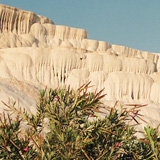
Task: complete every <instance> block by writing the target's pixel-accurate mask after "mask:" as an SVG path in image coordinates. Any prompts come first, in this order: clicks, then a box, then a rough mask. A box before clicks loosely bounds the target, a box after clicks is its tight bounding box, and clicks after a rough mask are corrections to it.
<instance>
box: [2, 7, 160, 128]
mask: <svg viewBox="0 0 160 160" xmlns="http://www.w3.org/2000/svg"><path fill="white" fill-rule="evenodd" d="M87 36H88V33H87V31H85V30H84V29H76V28H71V27H67V26H60V25H54V23H53V22H52V21H51V20H50V19H49V18H46V17H42V16H38V15H36V14H35V13H33V12H28V11H23V10H20V9H16V8H13V7H9V6H4V5H0V100H3V101H5V102H6V103H7V102H8V99H14V100H16V101H18V102H19V105H20V106H22V107H25V108H26V109H27V110H28V111H29V112H32V113H35V112H36V105H35V104H36V100H37V97H38V92H39V89H41V88H43V89H44V88H45V86H48V87H52V88H57V87H60V86H64V85H70V86H71V87H72V88H74V89H76V88H78V87H80V86H81V85H82V84H84V83H87V82H89V81H91V84H92V85H94V87H93V88H91V89H90V91H94V90H95V89H97V90H98V91H99V90H101V89H103V88H105V91H104V93H107V96H106V97H105V99H104V101H105V103H108V104H109V103H111V102H112V103H114V101H115V100H119V101H120V102H121V103H140V104H148V106H146V107H145V108H144V109H142V111H141V112H142V114H144V116H145V119H146V120H147V121H148V122H149V123H150V124H151V125H153V126H155V125H157V124H158V123H160V80H159V78H160V55H159V54H158V53H149V52H144V51H139V50H136V49H132V48H128V47H125V46H118V45H112V44H109V43H107V42H103V41H96V40H90V39H87ZM3 109H4V106H3V105H2V104H1V109H0V112H3Z"/></svg>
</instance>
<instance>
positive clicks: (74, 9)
mask: <svg viewBox="0 0 160 160" xmlns="http://www.w3.org/2000/svg"><path fill="white" fill-rule="evenodd" d="M0 3H1V4H6V5H10V6H13V7H17V8H20V9H24V10H28V11H32V12H35V13H36V14H39V15H42V16H46V17H49V18H50V19H52V20H53V22H54V23H55V24H57V25H66V26H70V27H75V28H83V29H85V30H87V31H88V38H89V39H96V40H102V41H106V42H109V43H111V44H118V45H124V46H128V47H131V48H135V49H140V50H143V51H150V52H157V53H160V0H0Z"/></svg>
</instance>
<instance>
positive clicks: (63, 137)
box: [0, 84, 160, 160]
mask: <svg viewBox="0 0 160 160" xmlns="http://www.w3.org/2000/svg"><path fill="white" fill-rule="evenodd" d="M88 88H89V84H87V85H83V86H82V87H80V88H79V89H78V90H77V91H74V90H70V89H69V88H67V89H66V88H63V89H57V90H52V89H50V90H49V92H48V93H47V92H46V90H43V91H41V92H40V98H39V101H38V103H37V113H36V114H29V113H27V112H26V111H25V110H22V109H19V110H18V109H16V107H15V106H14V105H13V106H8V105H6V104H5V103H4V104H5V105H6V106H7V107H8V108H9V110H10V113H11V114H13V113H14V114H17V118H16V119H15V120H12V119H11V118H10V117H11V115H9V114H7V113H4V114H3V115H1V119H0V121H1V124H0V158H1V159H37V160H39V159H40V160H50V159H55V160H63V159H64V160H71V159H74V160H80V159H88V160H106V159H107V160H117V159H119V160H128V159H141V160H144V159H157V160H158V159H160V146H159V145H160V143H159V139H158V136H159V134H158V131H157V129H158V128H156V129H153V128H150V127H149V126H147V127H145V129H144V132H145V133H144V135H145V138H143V139H137V138H136V130H135V126H134V125H131V123H130V122H132V121H133V120H135V122H137V120H136V117H137V116H138V111H139V107H141V106H137V105H135V106H134V107H133V108H130V109H126V108H123V107H121V110H120V111H118V110H117V109H116V104H115V106H114V107H108V106H104V105H103V104H102V103H101V99H102V98H103V97H104V96H105V95H101V93H102V92H103V90H102V91H100V92H99V93H89V92H88V91H87V89H88ZM102 108H103V111H102ZM100 114H103V115H105V118H103V119H101V118H100V116H99V115H100ZM46 120H48V121H49V122H48V125H47V126H46V122H45V121H46ZM23 123H27V125H26V126H28V127H26V130H25V131H24V130H23V129H22V128H21V127H20V125H21V124H23Z"/></svg>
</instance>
